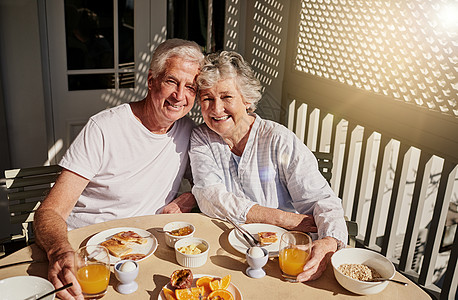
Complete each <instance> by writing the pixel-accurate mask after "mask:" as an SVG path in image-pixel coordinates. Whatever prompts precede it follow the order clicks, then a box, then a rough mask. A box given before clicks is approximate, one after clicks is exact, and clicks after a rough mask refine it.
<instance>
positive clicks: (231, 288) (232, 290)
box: [157, 274, 243, 300]
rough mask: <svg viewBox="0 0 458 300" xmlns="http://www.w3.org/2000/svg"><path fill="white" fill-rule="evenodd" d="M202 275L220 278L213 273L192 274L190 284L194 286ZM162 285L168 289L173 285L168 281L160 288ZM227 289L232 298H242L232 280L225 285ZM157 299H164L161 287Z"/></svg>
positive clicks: (240, 299)
mask: <svg viewBox="0 0 458 300" xmlns="http://www.w3.org/2000/svg"><path fill="white" fill-rule="evenodd" d="M204 276H209V277H214V278H221V277H219V276H214V275H206V274H193V280H192V286H196V281H197V279H199V278H200V277H204ZM164 287H166V288H168V289H170V290H172V291H173V287H172V286H171V285H170V282H169V283H167V284H166V285H164V286H163V287H162V288H164ZM227 291H228V292H230V293H231V294H232V296H234V300H243V297H242V293H241V292H240V290H239V289H238V288H237V287H236V286H235V284H233V283H232V282H231V283H229V286H228V287H227ZM157 299H158V300H166V299H165V295H164V292H163V291H162V289H161V292H160V293H159V296H158V297H157Z"/></svg>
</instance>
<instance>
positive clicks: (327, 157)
mask: <svg viewBox="0 0 458 300" xmlns="http://www.w3.org/2000/svg"><path fill="white" fill-rule="evenodd" d="M312 153H313V154H314V155H315V157H316V160H317V161H318V169H319V170H320V172H321V175H323V177H324V178H325V179H326V180H327V181H328V183H330V182H331V178H332V153H327V152H312ZM345 221H346V223H347V230H348V243H349V244H350V245H351V246H353V247H354V246H355V243H356V239H355V238H356V236H357V235H358V223H356V222H355V221H350V220H345Z"/></svg>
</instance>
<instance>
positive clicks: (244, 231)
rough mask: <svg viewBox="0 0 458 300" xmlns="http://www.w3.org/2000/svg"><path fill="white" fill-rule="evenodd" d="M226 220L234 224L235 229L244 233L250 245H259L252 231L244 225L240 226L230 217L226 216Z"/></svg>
mask: <svg viewBox="0 0 458 300" xmlns="http://www.w3.org/2000/svg"><path fill="white" fill-rule="evenodd" d="M226 220H227V221H229V223H231V224H232V225H234V227H235V229H237V230H238V232H240V233H241V234H242V236H243V238H244V239H245V241H247V243H248V245H250V247H255V246H258V241H257V240H256V239H255V238H254V236H252V235H251V233H249V232H248V231H247V230H245V228H243V227H242V226H239V225H238V224H237V223H235V222H234V221H233V220H232V219H231V218H229V217H226Z"/></svg>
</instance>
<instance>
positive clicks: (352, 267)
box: [338, 264, 382, 281]
mask: <svg viewBox="0 0 458 300" xmlns="http://www.w3.org/2000/svg"><path fill="white" fill-rule="evenodd" d="M338 269H339V271H340V272H342V274H344V275H346V276H348V277H351V278H353V279H356V280H359V281H370V280H372V279H376V278H382V276H381V275H380V274H379V273H378V272H377V271H376V270H375V269H374V268H372V267H369V266H366V265H363V264H343V265H340V266H339V268H338Z"/></svg>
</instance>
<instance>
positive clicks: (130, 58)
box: [118, 0, 135, 69]
mask: <svg viewBox="0 0 458 300" xmlns="http://www.w3.org/2000/svg"><path fill="white" fill-rule="evenodd" d="M118 31H119V68H121V69H126V68H134V67H135V61H134V0H119V1H118Z"/></svg>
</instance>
